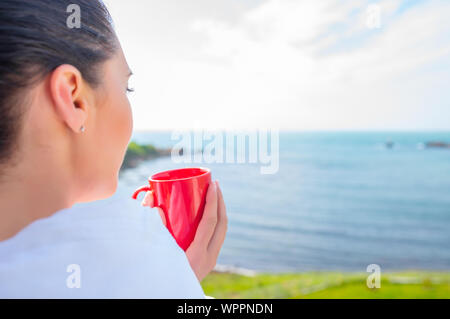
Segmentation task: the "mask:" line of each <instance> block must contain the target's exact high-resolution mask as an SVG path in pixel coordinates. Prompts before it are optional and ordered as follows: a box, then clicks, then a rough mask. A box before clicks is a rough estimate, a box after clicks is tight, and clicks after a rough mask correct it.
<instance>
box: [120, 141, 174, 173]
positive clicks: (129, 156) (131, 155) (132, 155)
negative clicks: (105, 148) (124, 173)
mask: <svg viewBox="0 0 450 319" xmlns="http://www.w3.org/2000/svg"><path fill="white" fill-rule="evenodd" d="M171 153H172V149H170V148H157V147H155V146H153V145H151V144H143V145H141V144H138V143H136V142H131V143H130V144H129V145H128V148H127V152H126V154H125V158H124V160H123V163H122V167H121V168H120V170H125V169H128V168H134V167H136V166H138V165H139V164H140V163H141V162H143V161H146V160H149V159H154V158H158V157H164V156H170V155H171Z"/></svg>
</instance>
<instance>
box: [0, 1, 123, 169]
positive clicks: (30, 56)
mask: <svg viewBox="0 0 450 319" xmlns="http://www.w3.org/2000/svg"><path fill="white" fill-rule="evenodd" d="M70 4H76V5H78V6H79V8H80V13H81V19H80V21H81V24H80V28H77V27H78V26H76V27H74V28H70V27H69V25H68V23H67V21H68V18H69V16H70V15H71V14H72V11H71V10H70V11H69V12H67V10H68V9H67V8H68V6H69V5H70ZM69 21H70V19H69ZM116 47H117V39H116V36H115V33H114V30H113V26H112V20H111V16H110V15H109V12H108V10H107V9H106V7H105V6H104V4H103V3H102V2H101V1H100V0H0V165H4V164H6V162H7V161H9V160H11V159H12V157H13V156H12V155H13V153H14V151H15V148H16V144H17V138H18V134H19V132H20V129H21V122H22V121H21V118H22V114H23V113H24V112H25V110H26V108H25V106H24V105H23V104H25V99H24V97H25V94H24V93H25V92H24V89H27V88H29V87H31V86H32V85H34V84H35V83H37V82H38V81H40V80H42V79H43V78H44V77H45V76H46V75H48V74H49V73H50V72H52V71H53V70H54V69H55V68H57V67H58V66H59V65H61V64H71V65H73V66H74V67H76V68H77V69H78V70H79V71H80V73H81V75H82V77H83V79H84V80H85V81H86V82H87V83H89V85H91V86H92V87H96V86H97V85H98V84H99V81H100V80H99V79H100V76H99V74H98V73H99V72H98V66H99V65H100V63H101V62H103V61H106V60H107V59H108V58H110V57H111V56H112V55H113V54H114V52H115V49H116Z"/></svg>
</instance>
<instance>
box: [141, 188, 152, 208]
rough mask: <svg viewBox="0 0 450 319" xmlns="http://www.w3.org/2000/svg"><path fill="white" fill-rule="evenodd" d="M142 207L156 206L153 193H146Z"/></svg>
mask: <svg viewBox="0 0 450 319" xmlns="http://www.w3.org/2000/svg"><path fill="white" fill-rule="evenodd" d="M141 204H142V206H149V207H152V208H153V206H154V201H153V191H148V192H146V193H145V196H144V199H143V200H142V202H141Z"/></svg>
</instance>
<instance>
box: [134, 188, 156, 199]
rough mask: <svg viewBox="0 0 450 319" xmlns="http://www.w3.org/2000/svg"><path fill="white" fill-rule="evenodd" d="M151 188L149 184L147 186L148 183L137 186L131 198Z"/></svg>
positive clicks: (135, 197)
mask: <svg viewBox="0 0 450 319" xmlns="http://www.w3.org/2000/svg"><path fill="white" fill-rule="evenodd" d="M151 190H152V188H151V187H150V186H148V185H144V186H141V187H139V188H138V189H136V190H135V191H134V193H133V195H132V196H131V198H133V199H137V196H138V195H139V193H140V192H144V191H145V192H149V191H151Z"/></svg>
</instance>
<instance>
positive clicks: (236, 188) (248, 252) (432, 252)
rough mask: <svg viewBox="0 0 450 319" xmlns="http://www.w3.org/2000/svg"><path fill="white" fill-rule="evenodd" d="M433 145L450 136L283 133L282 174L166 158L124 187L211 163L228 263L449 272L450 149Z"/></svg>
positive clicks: (130, 175)
mask: <svg viewBox="0 0 450 319" xmlns="http://www.w3.org/2000/svg"><path fill="white" fill-rule="evenodd" d="M132 140H133V141H136V142H138V143H151V144H154V145H155V146H158V147H171V146H173V145H175V144H176V143H177V142H178V140H172V139H171V132H135V133H133V137H132ZM388 141H391V142H392V147H387V145H386V142H388ZM427 141H445V142H450V132H448V133H447V132H444V133H439V132H436V133H431V132H425V133H421V132H280V134H279V167H278V171H277V172H276V173H275V174H261V164H260V163H215V162H213V163H204V162H200V163H197V162H195V163H174V162H173V161H172V159H171V158H170V157H163V158H158V159H155V160H150V161H145V162H143V163H141V164H140V165H139V166H138V167H136V168H133V169H128V170H125V171H123V172H122V173H121V175H120V178H119V187H118V191H117V192H118V196H131V193H132V191H133V190H134V189H135V188H137V186H140V185H142V184H145V183H146V179H147V177H148V176H149V175H152V174H154V173H156V172H159V171H162V170H167V169H173V168H177V167H188V166H205V167H209V168H211V170H212V176H213V179H218V180H219V181H220V185H221V188H222V191H223V194H224V198H225V202H226V206H227V212H228V218H229V227H228V233H227V236H226V239H225V243H224V245H223V248H222V251H221V253H220V255H219V260H218V263H219V264H221V265H227V266H233V267H240V268H246V269H254V270H257V271H271V272H283V271H313V270H336V271H362V272H364V271H366V267H367V266H368V265H369V264H378V265H379V266H380V267H381V269H382V270H390V271H392V270H405V269H433V270H450V149H440V148H435V149H434V148H426V147H425V143H426V142H427ZM204 143H205V144H207V143H208V142H207V141H205V142H204Z"/></svg>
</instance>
